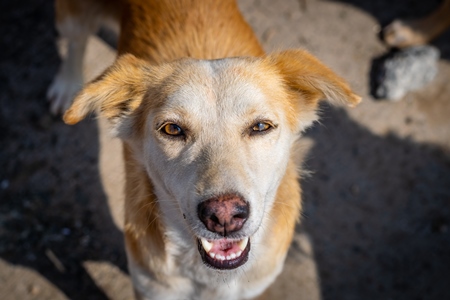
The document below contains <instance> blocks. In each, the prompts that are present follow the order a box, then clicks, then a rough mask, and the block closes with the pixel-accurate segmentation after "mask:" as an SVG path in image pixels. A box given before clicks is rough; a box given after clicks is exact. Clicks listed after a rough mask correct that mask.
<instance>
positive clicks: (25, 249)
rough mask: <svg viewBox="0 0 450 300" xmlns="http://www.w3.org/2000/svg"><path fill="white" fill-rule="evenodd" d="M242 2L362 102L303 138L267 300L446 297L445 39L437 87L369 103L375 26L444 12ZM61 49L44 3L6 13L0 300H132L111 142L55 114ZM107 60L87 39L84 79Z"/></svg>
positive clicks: (377, 50)
mask: <svg viewBox="0 0 450 300" xmlns="http://www.w3.org/2000/svg"><path fill="white" fill-rule="evenodd" d="M239 4H240V7H241V9H242V11H243V13H244V15H245V17H246V19H247V20H248V21H249V23H250V24H251V25H252V27H253V28H254V30H255V32H256V33H257V35H258V36H259V37H260V39H261V41H262V42H263V45H264V47H265V48H266V50H268V51H271V50H277V49H285V48H290V47H304V48H306V49H308V50H310V51H311V52H312V53H313V54H315V55H316V56H318V57H319V58H320V59H322V60H323V61H324V62H325V63H326V64H328V65H329V66H331V67H332V68H333V69H334V70H335V71H336V72H337V73H339V74H341V75H342V76H343V77H344V78H346V79H348V80H349V82H350V83H351V85H352V86H353V87H354V89H355V90H356V91H357V92H358V93H359V94H360V95H362V96H363V98H364V102H363V103H362V104H361V105H360V106H359V107H357V108H356V109H352V110H350V109H346V108H342V107H330V106H326V105H324V106H323V109H322V118H321V122H320V124H316V126H314V127H313V128H312V129H310V130H309V131H308V132H307V133H306V134H305V137H304V138H303V142H302V146H301V148H300V149H299V150H300V151H299V156H300V157H302V158H303V159H304V167H305V169H307V170H309V171H310V172H309V173H308V174H309V175H307V176H306V175H304V176H303V178H302V180H301V183H302V187H303V190H304V207H305V210H304V214H303V219H302V223H301V225H299V226H298V230H297V232H298V233H297V235H296V237H295V239H294V242H293V244H292V247H291V250H290V252H289V256H288V259H287V263H286V267H285V271H284V272H283V274H282V275H281V276H280V277H279V279H278V280H277V282H276V283H275V284H274V285H273V286H272V287H271V289H270V290H269V295H270V297H269V298H270V299H308V300H309V299H311V300H313V299H324V300H340V299H348V300H353V299H354V300H361V299H364V300H370V299H405V300H411V299H413V300H419V299H436V300H438V299H439V300H443V299H450V289H449V287H448V286H449V283H450V228H449V226H450V152H449V149H450V117H449V116H450V85H449V79H450V64H449V61H448V59H449V58H450V32H447V33H446V34H444V35H443V36H441V37H440V38H439V39H438V40H437V41H435V42H434V44H435V46H437V47H438V48H439V49H440V50H441V53H442V59H441V60H440V62H439V74H438V77H437V78H436V79H435V80H434V81H433V82H432V83H431V84H429V85H428V86H426V87H425V88H423V89H422V90H420V91H416V92H412V93H409V94H408V95H406V96H405V97H404V99H402V100H401V101H399V102H389V101H383V100H375V99H373V98H372V97H371V96H370V93H369V92H370V78H369V77H370V76H369V75H370V71H371V64H372V61H373V60H374V59H376V58H377V57H380V56H381V55H383V54H384V53H385V52H386V51H387V50H388V49H386V47H385V46H384V45H383V43H382V42H381V41H380V40H379V39H378V36H377V30H378V28H379V26H380V24H381V25H384V24H386V23H388V22H389V21H391V20H392V19H394V18H395V17H406V18H409V17H416V16H420V15H423V14H425V13H427V12H429V11H431V10H432V9H433V8H435V7H436V6H437V4H438V1H416V0H404V1H392V0H379V1H370V0H348V1H346V0H342V1H318V0H299V1H295V0H283V1H272V0H248V1H244V0H241V1H240V2H239ZM56 37H57V34H56V32H55V30H54V25H53V4H52V1H48V0H22V1H13V0H3V1H2V2H0V49H1V50H0V113H1V115H0V299H106V298H110V299H130V298H131V297H132V292H131V285H130V281H129V276H128V274H127V269H126V258H125V253H124V250H123V246H122V232H121V214H122V211H121V207H122V202H121V199H122V196H121V193H122V177H123V174H122V164H121V159H120V151H121V148H120V143H119V142H118V141H117V140H114V139H112V138H110V137H109V136H108V134H107V129H106V127H105V125H104V124H103V122H101V121H97V120H96V119H95V118H91V119H90V120H86V121H83V122H82V123H81V124H79V125H76V126H73V127H70V126H67V125H65V124H64V123H63V122H62V121H61V120H60V118H59V117H52V116H51V115H50V114H49V107H48V103H47V102H46V100H45V92H46V88H47V87H48V85H49V83H50V81H51V79H52V78H53V76H54V74H55V72H56V71H57V68H58V65H59V61H60V59H59V56H58V51H57V47H56V46H55V40H56ZM61 48H64V47H63V46H62V47H61ZM114 55H115V52H114V49H113V48H111V46H109V45H108V44H107V43H105V42H104V41H103V40H102V39H99V38H98V37H94V38H92V40H91V41H90V44H89V49H88V57H87V59H86V74H87V77H88V78H92V77H93V76H94V75H95V74H98V73H99V72H100V71H101V70H102V69H103V68H104V67H105V66H107V65H108V64H109V63H111V61H113V60H114ZM305 174H306V172H305Z"/></svg>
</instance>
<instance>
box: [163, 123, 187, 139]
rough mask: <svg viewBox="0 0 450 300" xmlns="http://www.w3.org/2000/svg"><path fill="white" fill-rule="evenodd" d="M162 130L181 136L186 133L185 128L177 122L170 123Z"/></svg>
mask: <svg viewBox="0 0 450 300" xmlns="http://www.w3.org/2000/svg"><path fill="white" fill-rule="evenodd" d="M161 130H162V132H164V133H165V134H167V135H170V136H181V135H184V132H183V129H181V127H180V126H178V125H177V124H173V123H169V124H166V125H164V126H163V127H162V128H161Z"/></svg>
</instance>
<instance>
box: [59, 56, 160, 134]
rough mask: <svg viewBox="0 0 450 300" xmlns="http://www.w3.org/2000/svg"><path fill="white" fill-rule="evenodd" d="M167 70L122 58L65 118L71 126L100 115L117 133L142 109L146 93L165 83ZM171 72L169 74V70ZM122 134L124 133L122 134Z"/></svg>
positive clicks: (81, 95)
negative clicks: (93, 114)
mask: <svg viewBox="0 0 450 300" xmlns="http://www.w3.org/2000/svg"><path fill="white" fill-rule="evenodd" d="M165 69H167V67H166V68H164V66H154V65H151V64H150V63H148V62H146V61H144V60H142V59H139V58H136V57H135V56H134V55H132V54H124V55H122V56H120V57H119V58H118V59H117V60H116V62H115V63H114V64H113V65H112V66H111V67H109V68H108V69H107V70H106V71H105V72H104V73H103V74H102V75H100V76H99V77H98V78H97V79H95V80H94V81H92V82H90V83H88V84H87V85H86V86H85V87H84V89H83V90H82V91H81V92H80V93H78V95H77V96H76V97H75V99H74V101H73V103H72V105H71V107H70V108H69V109H68V110H67V111H66V113H65V114H64V117H63V119H64V122H65V123H66V124H69V125H73V124H76V123H78V122H80V121H81V120H83V119H84V118H85V117H86V115H87V114H89V113H91V112H93V111H98V113H99V114H100V116H102V117H105V118H106V119H107V120H108V121H109V122H110V123H111V124H112V125H113V127H114V129H115V130H116V131H117V130H119V128H118V127H119V126H121V125H123V123H124V121H125V120H126V119H129V116H131V115H132V113H133V112H134V111H135V110H136V109H137V108H138V107H139V105H140V104H141V102H142V99H143V98H144V96H145V94H146V91H147V90H148V88H149V87H151V86H152V85H155V84H157V82H160V81H161V80H162V76H163V75H164V73H167V72H164V70H165ZM166 71H167V70H166ZM119 131H121V130H119Z"/></svg>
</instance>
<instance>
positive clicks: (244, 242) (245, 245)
mask: <svg viewBox="0 0 450 300" xmlns="http://www.w3.org/2000/svg"><path fill="white" fill-rule="evenodd" d="M247 244H248V238H245V239H243V240H241V241H240V242H239V243H238V246H239V248H240V249H241V250H242V251H244V250H245V248H246V247H247ZM238 256H239V255H238Z"/></svg>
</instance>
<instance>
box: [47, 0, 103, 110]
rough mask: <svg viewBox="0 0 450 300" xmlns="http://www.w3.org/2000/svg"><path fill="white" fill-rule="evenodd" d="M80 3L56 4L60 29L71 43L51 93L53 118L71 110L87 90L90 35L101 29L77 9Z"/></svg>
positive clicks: (66, 0) (60, 0)
mask: <svg viewBox="0 0 450 300" xmlns="http://www.w3.org/2000/svg"><path fill="white" fill-rule="evenodd" d="M77 2H78V1H70V0H57V1H56V7H55V9H56V26H57V29H58V32H59V34H60V36H61V38H63V39H66V40H67V42H68V43H67V55H66V58H65V59H63V61H62V64H61V66H60V69H59V71H58V73H57V75H56V76H55V78H54V79H53V82H52V83H51V85H50V87H49V88H48V90H47V99H48V100H49V101H50V111H51V112H52V114H55V115H56V114H59V113H62V112H64V111H65V110H66V109H67V108H69V106H70V104H71V102H72V100H73V97H74V96H75V94H76V93H77V92H78V91H79V90H80V89H81V87H82V86H83V69H82V67H83V57H84V53H85V50H86V44H87V40H88V37H89V35H90V34H92V33H95V32H96V30H97V29H98V26H97V24H96V20H94V19H93V18H92V17H90V15H88V14H84V13H83V11H82V10H80V9H79V7H77Z"/></svg>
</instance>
